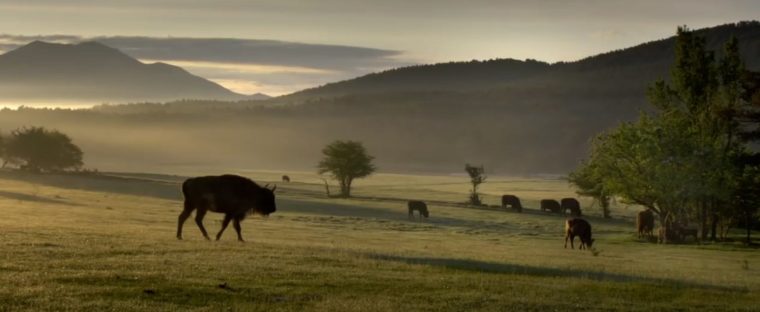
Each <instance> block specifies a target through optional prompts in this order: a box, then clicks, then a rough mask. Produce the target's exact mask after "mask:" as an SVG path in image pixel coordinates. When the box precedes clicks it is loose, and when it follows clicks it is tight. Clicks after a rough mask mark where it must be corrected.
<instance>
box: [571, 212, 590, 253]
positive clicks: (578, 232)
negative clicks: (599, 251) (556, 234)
mask: <svg viewBox="0 0 760 312" xmlns="http://www.w3.org/2000/svg"><path fill="white" fill-rule="evenodd" d="M576 236H578V237H580V239H581V246H580V247H578V249H584V247H585V248H586V249H588V248H591V246H592V245H593V244H594V240H593V239H592V238H591V224H589V223H588V222H587V221H586V220H583V219H579V218H573V219H567V220H565V248H567V240H568V239H570V248H571V249H575V246H573V243H574V241H575V237H576Z"/></svg>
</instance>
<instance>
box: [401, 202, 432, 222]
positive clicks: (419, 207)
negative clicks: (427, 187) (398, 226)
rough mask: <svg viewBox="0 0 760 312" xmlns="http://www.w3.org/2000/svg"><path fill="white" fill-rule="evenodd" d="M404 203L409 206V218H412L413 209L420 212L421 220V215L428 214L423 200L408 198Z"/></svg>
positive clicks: (425, 215)
mask: <svg viewBox="0 0 760 312" xmlns="http://www.w3.org/2000/svg"><path fill="white" fill-rule="evenodd" d="M406 205H407V207H408V208H409V219H413V218H414V211H415V210H416V211H418V212H419V213H420V220H422V217H425V218H427V217H429V216H430V213H429V212H428V209H427V205H426V204H425V202H423V201H419V200H410V201H409V202H408V203H407V204H406Z"/></svg>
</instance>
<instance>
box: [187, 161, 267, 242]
mask: <svg viewBox="0 0 760 312" xmlns="http://www.w3.org/2000/svg"><path fill="white" fill-rule="evenodd" d="M276 188H277V187H276V186H275V187H274V188H272V189H268V188H267V187H261V186H259V185H258V184H256V183H255V182H253V181H251V180H250V179H248V178H244V177H241V176H237V175H229V174H228V175H222V176H206V177H197V178H190V179H187V180H185V182H184V183H182V194H184V196H185V207H184V209H183V210H182V213H180V215H179V221H178V223H177V238H178V239H182V225H183V224H184V223H185V220H187V218H188V217H190V214H191V213H192V212H193V210H197V211H196V212H195V223H196V224H198V228H200V230H201V233H203V237H205V238H206V239H209V237H208V233H207V232H206V228H204V227H203V217H204V216H205V215H206V212H208V211H212V212H219V213H223V214H224V221H222V229H221V230H220V231H219V234H216V240H219V238H221V237H222V233H223V232H224V229H226V228H227V225H229V223H230V221H233V223H232V225H233V226H234V227H235V231H237V236H238V240H239V241H243V236H242V235H241V234H240V221H242V220H243V219H245V217H246V216H247V215H248V214H252V213H256V214H260V215H264V216H268V215H269V214H271V213H273V212H275V211H276V210H277V207H276V205H275V200H274V190H275V189H276Z"/></svg>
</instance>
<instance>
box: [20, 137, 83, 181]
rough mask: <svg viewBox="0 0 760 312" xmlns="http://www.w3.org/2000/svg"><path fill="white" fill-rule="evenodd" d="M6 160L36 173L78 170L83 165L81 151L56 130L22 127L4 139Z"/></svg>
mask: <svg viewBox="0 0 760 312" xmlns="http://www.w3.org/2000/svg"><path fill="white" fill-rule="evenodd" d="M5 160H6V161H8V162H11V163H14V164H18V165H19V166H20V167H21V168H23V169H27V170H30V171H36V172H40V171H61V170H66V169H72V168H73V169H77V168H79V167H81V166H82V150H81V149H79V147H78V146H76V145H75V144H74V143H73V142H72V141H71V138H69V137H68V136H67V135H65V134H63V133H61V132H58V131H56V130H47V129H45V128H42V127H31V128H20V129H16V130H14V131H13V132H11V135H10V137H8V139H7V142H5Z"/></svg>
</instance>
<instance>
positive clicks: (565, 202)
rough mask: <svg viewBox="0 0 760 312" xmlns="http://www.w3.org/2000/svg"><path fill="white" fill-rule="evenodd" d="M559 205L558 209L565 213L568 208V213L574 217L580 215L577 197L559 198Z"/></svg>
mask: <svg viewBox="0 0 760 312" xmlns="http://www.w3.org/2000/svg"><path fill="white" fill-rule="evenodd" d="M560 206H561V207H562V208H561V209H560V210H562V213H567V211H568V210H570V214H571V215H573V216H576V217H580V216H581V204H580V203H579V202H578V200H577V199H575V198H572V197H568V198H563V199H562V200H560Z"/></svg>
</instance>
